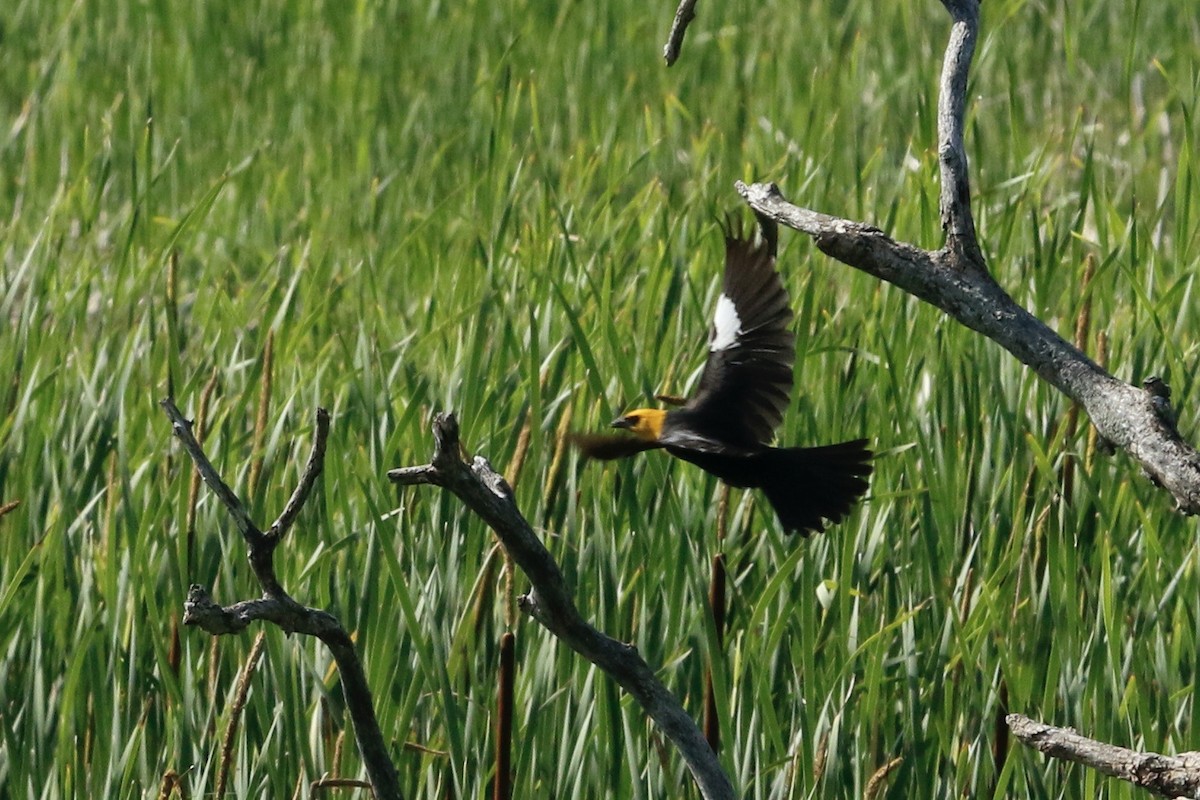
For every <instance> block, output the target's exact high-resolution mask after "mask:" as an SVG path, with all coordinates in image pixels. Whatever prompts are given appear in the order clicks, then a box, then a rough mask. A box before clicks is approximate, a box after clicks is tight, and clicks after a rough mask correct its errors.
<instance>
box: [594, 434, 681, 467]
mask: <svg viewBox="0 0 1200 800" xmlns="http://www.w3.org/2000/svg"><path fill="white" fill-rule="evenodd" d="M571 443H572V444H573V445H575V446H576V447H578V448H579V451H580V452H581V453H583V454H584V455H585V456H586V457H588V458H594V459H597V460H598V461H612V460H613V459H615V458H628V457H629V456H632V455H635V454H637V453H640V452H642V451H643V450H653V449H654V448H656V447H662V445H660V444H658V443H657V442H647V441H645V440H643V439H635V438H634V437H632V436H629V435H628V434H623V433H573V434H571Z"/></svg>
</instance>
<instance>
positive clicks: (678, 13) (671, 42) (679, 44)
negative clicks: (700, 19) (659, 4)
mask: <svg viewBox="0 0 1200 800" xmlns="http://www.w3.org/2000/svg"><path fill="white" fill-rule="evenodd" d="M695 18H696V0H679V8H677V9H676V10H675V21H674V22H672V23H671V33H670V35H669V36H668V37H667V43H666V45H665V46H664V47H663V58H664V59H666V61H667V66H668V67H669V66H671V65H672V64H674V63H675V62H676V60H678V58H679V51H680V50H681V49H682V48H683V37H684V34H686V33H687V27H688V25H690V24H691V23H692V20H694V19H695Z"/></svg>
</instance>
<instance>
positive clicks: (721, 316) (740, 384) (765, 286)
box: [664, 220, 796, 448]
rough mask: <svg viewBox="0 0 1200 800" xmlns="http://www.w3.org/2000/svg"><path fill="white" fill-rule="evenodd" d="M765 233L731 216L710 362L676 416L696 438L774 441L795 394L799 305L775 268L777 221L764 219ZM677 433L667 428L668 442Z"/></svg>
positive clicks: (710, 341)
mask: <svg viewBox="0 0 1200 800" xmlns="http://www.w3.org/2000/svg"><path fill="white" fill-rule="evenodd" d="M762 234H763V235H762V236H761V237H760V238H758V239H757V240H756V237H754V236H752V235H749V236H748V235H746V234H745V233H743V231H742V229H741V226H740V225H739V224H737V223H736V222H733V221H728V220H727V222H726V226H725V280H724V283H723V287H722V291H721V296H720V298H718V299H717V308H716V313H715V314H714V316H713V324H712V329H711V331H710V333H709V337H708V361H707V362H705V364H704V372H703V374H702V375H701V377H700V388H699V390H698V391H697V393H696V395H695V397H693V398H692V399H691V400H690V401H689V402H688V403H687V405H686V406H684V407H683V408H682V409H680V410H679V411H677V412H674V414H673V415H678V420H679V422H680V423H685V424H686V427H687V429H688V430H689V431H690V433H691V434H693V438H694V435H695V434H699V435H700V436H702V437H707V438H711V439H712V440H713V441H714V442H721V443H724V444H726V445H731V446H737V447H749V448H753V447H757V446H760V445H763V444H767V443H769V442H770V441H771V439H772V438H773V437H774V435H775V429H776V428H778V427H779V423H780V422H782V421H783V413H784V411H785V410H786V409H787V407H788V404H789V402H790V400H791V394H792V384H793V378H792V366H793V364H794V362H795V360H796V335H795V334H794V333H793V332H792V329H791V322H792V309H791V305H790V303H789V299H788V294H787V290H786V289H784V288H783V283H782V282H781V281H780V279H779V273H778V272H776V271H775V230H774V223H772V222H770V221H769V220H766V221H764V222H763V231H762ZM685 421H686V422H685ZM680 427H682V426H680ZM710 432H711V433H710ZM670 438H671V437H670V435H669V432H668V435H666V436H664V442H667V443H670V442H669V440H670ZM680 444H682V442H681V443H680Z"/></svg>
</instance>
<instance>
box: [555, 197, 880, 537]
mask: <svg viewBox="0 0 1200 800" xmlns="http://www.w3.org/2000/svg"><path fill="white" fill-rule="evenodd" d="M760 223H761V225H762V234H763V235H762V238H761V239H760V240H758V241H753V240H752V239H750V238H747V237H745V236H743V235H742V233H741V231H740V230H738V229H737V228H736V227H735V226H733V225H730V226H728V227H727V228H726V232H725V277H724V281H723V283H722V293H721V297H720V298H719V299H718V301H717V309H716V313H715V315H714V318H713V325H712V329H711V331H710V333H709V340H708V350H709V352H708V359H707V361H706V362H705V364H704V372H703V374H702V375H701V377H700V388H699V390H698V391H697V392H696V395H695V397H693V398H692V399H690V400H688V401H686V402H685V403H684V405H683V406H682V407H681V408H678V409H674V410H671V411H663V410H660V409H637V410H635V411H631V412H629V413H628V414H626V415H625V416H623V417H621V418H620V419H618V420H617V421H616V422H614V423H613V426H614V427H618V428H626V429H628V430H629V431H630V432H631V433H632V434H633V436H604V435H598V434H586V435H580V436H576V437H575V443H576V445H577V446H579V448H580V449H581V450H582V451H583V452H584V454H585V455H588V456H590V457H592V458H598V459H612V458H623V457H626V456H629V455H633V454H634V453H637V452H641V451H643V450H650V449H657V448H665V449H666V451H667V452H668V453H670V454H671V455H673V456H675V457H677V458H681V459H683V460H684V461H688V462H690V463H692V464H695V465H696V466H698V467H700V468H701V469H703V470H705V471H706V472H709V473H711V474H712V475H715V476H716V477H718V478H720V479H721V480H722V481H724V482H725V483H728V484H729V485H731V486H737V487H742V488H758V489H762V490H763V492H764V494H766V496H767V499H768V500H769V501H770V502H771V505H772V507H774V509H775V512H776V514H777V515H778V516H779V519H780V522H782V523H783V527H784V529H785V530H787V531H800V532H802V533H804V534H807V533H809V532H812V531H822V530H824V528H825V520H828V521H830V522H839V521H841V520H842V519H843V518H844V517H845V516H846V514H848V513H849V512H850V509H851V508H852V507H853V506H854V503H855V502H857V500H858V499H859V498H860V497H861V496H862V495H863V493H864V492H866V490H867V481H866V477H867V476H868V475H869V474H870V473H871V464H870V460H871V451H870V450H869V449H867V442H866V440H865V439H858V440H855V441H850V442H843V443H841V444H834V445H826V446H822V447H785V448H781V447H772V446H771V445H770V442H771V440H772V438H773V437H774V435H775V429H776V428H778V427H779V424H780V423H781V422H782V421H783V413H784V411H785V410H786V409H787V407H788V405H789V403H790V399H791V393H792V385H793V376H792V369H793V363H794V361H795V357H796V346H795V343H796V338H795V334H794V333H793V332H792V330H791V322H792V310H791V306H790V304H789V301H788V295H787V291H786V290H785V289H784V288H783V284H782V282H781V281H780V279H779V273H778V272H776V270H775V247H776V242H775V226H774V223H772V222H770V221H769V220H765V219H762V218H760Z"/></svg>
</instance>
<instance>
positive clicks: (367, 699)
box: [162, 398, 402, 800]
mask: <svg viewBox="0 0 1200 800" xmlns="http://www.w3.org/2000/svg"><path fill="white" fill-rule="evenodd" d="M162 407H163V410H164V411H166V413H167V416H168V417H170V419H171V428H172V430H173V431H174V433H175V436H176V437H178V438H179V441H180V442H181V443H182V444H183V447H184V449H185V450H187V453H188V455H189V456H190V457H191V459H192V463H193V464H195V466H196V471H197V472H199V473H200V477H201V478H203V480H204V482H205V484H207V485H208V488H209V489H211V490H212V491H213V493H214V494H216V495H217V498H218V499H219V500H220V501H221V504H222V505H224V506H225V508H226V509H227V510H228V511H229V513H230V514H231V515H232V516H233V519H234V522H235V524H236V525H237V528H238V532H239V533H240V534H241V535H242V539H243V540H244V541H245V542H246V546H247V549H248V550H249V553H248V555H249V558H250V564H251V566H252V568H253V569H254V574H255V576H256V577H257V578H258V582H259V585H260V586H261V587H262V592H263V593H262V596H261V597H257V598H254V599H252V600H243V601H241V602H239V603H234V604H233V605H229V606H222V605H220V604H219V603H217V602H216V601H214V600H213V599H212V597H211V596H210V595H209V593H208V590H207V589H206V588H205V587H203V586H200V585H199V584H193V585H192V587H191V588H190V589H189V590H188V598H187V603H186V604H185V605H184V615H183V622H184V624H185V625H195V626H197V627H199V628H202V629H203V630H205V631H208V632H209V633H211V634H212V635H214V636H222V635H225V634H231V633H241V632H242V631H244V630H245V629H246V627H247V626H248V625H250V623H252V622H255V621H258V620H263V621H266V622H272V623H274V624H276V625H278V626H279V627H280V628H282V629H283V630H284V631H286V632H288V633H302V634H305V635H307V636H315V637H317V638H318V639H320V640H321V641H322V642H324V643H325V645H326V646H327V647H328V648H329V651H330V653H332V655H333V659H334V661H335V662H336V663H337V666H338V673H339V674H340V676H341V684H342V692H343V694H344V695H345V698H346V708H347V711H348V712H349V714H350V720H351V722H352V724H353V726H354V735H355V738H356V739H357V741H358V747H359V752H360V754H361V755H362V759H363V765H364V766H365V768H366V770H367V776H368V777H369V778H370V779H371V786H372V788H373V789H374V792H375V797H377V798H387V799H388V800H400V798H401V797H402V795H401V793H400V779H399V777H398V775H397V774H396V767H395V764H394V763H393V762H392V759H391V756H390V755H389V754H388V750H387V743H386V742H385V741H384V738H383V733H382V732H381V731H380V729H379V722H378V720H377V719H376V717H375V709H374V706H373V705H372V701H371V690H370V687H369V686H368V685H367V677H366V673H365V672H364V671H363V668H362V662H361V661H359V659H358V653H357V652H356V651H355V649H354V642H353V641H352V640H351V638H350V634H348V633H347V632H346V629H345V628H343V627H342V625H341V623H340V622H338V620H337V619H336V618H335V617H334V616H333V615H332V614H329V613H328V612H326V611H322V610H320V609H316V608H307V607H305V606H303V605H301V604H300V603H298V602H296V601H295V600H293V599H292V598H291V596H289V595H288V593H287V592H285V591H284V589H283V587H282V586H281V585H280V584H279V580H278V579H277V578H276V576H275V563H274V553H275V548H276V547H278V546H279V544H280V543H281V542H282V541H283V539H284V537H285V536H287V533H288V531H289V530H290V529H291V527H292V524H293V523H294V522H295V521H296V517H297V516H298V515H299V514H300V510H301V509H302V508H303V507H304V503H305V502H306V501H307V500H308V497H309V495H310V494H311V492H312V489H313V486H315V485H316V481H317V478H318V477H319V476H320V474H321V470H322V469H323V468H324V464H325V442H326V440H327V438H328V435H329V412H327V411H326V410H325V409H323V408H322V409H317V415H316V427H315V432H314V434H313V448H312V452H311V453H310V455H309V457H308V462H307V463H306V464H305V467H304V472H303V473H302V475H301V476H300V483H299V485H298V486H297V487H296V491H295V492H293V493H292V496H291V498H290V499H289V500H288V502H287V505H285V506H284V509H283V512H282V513H281V514H280V515H279V517H278V518H277V519H276V520H275V522H274V523H273V524H272V525H271V527H270V528H268V529H267V530H266V531H263V530H262V529H261V528H259V527H258V526H257V525H256V524H255V523H254V521H253V520H252V519H251V517H250V513H249V512H248V511H247V510H246V507H245V505H243V504H242V501H241V500H240V499H239V498H238V496H237V495H236V494H235V493H234V491H233V490H232V489H231V488H229V485H228V484H227V483H225V481H224V480H223V479H222V478H221V475H220V474H219V473H218V472H217V470H216V468H215V467H214V466H213V465H212V462H211V461H209V459H208V456H206V455H205V454H204V449H203V448H202V447H201V446H200V443H199V442H198V441H196V437H195V436H194V435H193V434H192V423H191V421H190V420H188V419H187V418H186V417H184V416H183V414H182V413H181V412H180V411H179V409H178V408H177V407H176V406H175V402H174V401H173V400H172V399H170V398H168V399H166V400H163V401H162Z"/></svg>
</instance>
